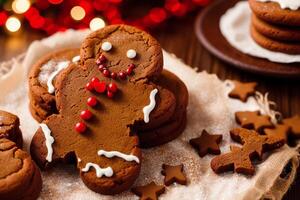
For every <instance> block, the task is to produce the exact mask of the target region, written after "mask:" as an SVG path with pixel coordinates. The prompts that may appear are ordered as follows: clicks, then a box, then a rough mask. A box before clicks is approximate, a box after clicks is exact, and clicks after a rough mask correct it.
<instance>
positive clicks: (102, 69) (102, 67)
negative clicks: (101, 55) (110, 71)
mask: <svg viewBox="0 0 300 200" xmlns="http://www.w3.org/2000/svg"><path fill="white" fill-rule="evenodd" d="M98 69H99V70H100V71H101V72H102V71H104V70H105V69H106V65H105V64H101V65H99V66H98Z"/></svg>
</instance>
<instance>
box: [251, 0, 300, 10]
mask: <svg viewBox="0 0 300 200" xmlns="http://www.w3.org/2000/svg"><path fill="white" fill-rule="evenodd" d="M256 1H260V2H275V3H278V4H279V5H280V8H281V9H290V10H298V9H299V8H300V1H299V0H256Z"/></svg>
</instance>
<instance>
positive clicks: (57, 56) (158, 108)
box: [29, 25, 188, 194]
mask: <svg viewBox="0 0 300 200" xmlns="http://www.w3.org/2000/svg"><path fill="white" fill-rule="evenodd" d="M29 97H30V110H31V113H32V116H33V117H34V118H35V119H36V120H37V121H39V122H41V124H40V129H38V130H37V132H36V133H35V135H34V137H33V139H32V142H31V155H32V157H33V158H34V160H35V161H36V162H37V164H38V165H39V166H40V167H41V168H42V169H45V168H49V167H51V166H53V165H54V164H55V163H56V162H60V161H66V162H72V163H74V162H75V163H74V164H76V165H77V168H78V169H79V171H80V175H81V178H82V180H83V182H84V183H85V184H86V186H87V187H89V188H90V189H91V190H93V191H95V192H98V193H102V194H116V193H120V192H122V191H124V190H127V189H128V188H130V187H131V185H132V184H133V183H134V181H135V180H136V179H137V177H138V175H139V171H140V168H141V162H142V152H141V150H140V147H142V148H149V147H153V146H157V145H161V144H164V143H166V142H169V141H171V140H173V139H175V138H176V137H178V136H179V135H180V134H181V133H182V132H183V130H184V128H185V126H186V107H187V104H188V91H187V88H186V86H185V85H184V83H183V82H182V81H181V80H180V79H179V78H178V77H177V76H176V75H174V74H172V73H171V72H169V71H166V70H164V69H163V54H162V49H161V47H160V45H159V43H158V42H157V41H156V40H155V39H154V38H153V37H152V36H150V35H149V34H148V33H146V32H144V31H141V30H139V29H136V28H134V27H131V26H127V25H112V26H107V27H105V28H103V29H100V30H98V31H95V32H93V33H91V34H90V35H89V36H88V37H87V38H86V39H85V40H84V41H83V43H82V46H81V48H80V49H65V50H59V51H55V52H52V53H50V54H49V55H46V56H44V57H42V58H40V60H39V61H38V62H37V63H36V64H35V65H34V66H33V67H32V70H31V72H30V75H29Z"/></svg>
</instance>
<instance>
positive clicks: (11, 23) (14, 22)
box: [5, 17, 21, 32]
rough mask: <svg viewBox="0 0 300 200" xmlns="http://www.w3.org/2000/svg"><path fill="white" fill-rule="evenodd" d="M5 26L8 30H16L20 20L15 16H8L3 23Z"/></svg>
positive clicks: (18, 27)
mask: <svg viewBox="0 0 300 200" xmlns="http://www.w3.org/2000/svg"><path fill="white" fill-rule="evenodd" d="M5 26H6V28H7V30H8V31H10V32H17V31H18V30H19V29H20V28H21V22H20V20H19V19H18V18H16V17H9V18H8V19H7V21H6V23H5Z"/></svg>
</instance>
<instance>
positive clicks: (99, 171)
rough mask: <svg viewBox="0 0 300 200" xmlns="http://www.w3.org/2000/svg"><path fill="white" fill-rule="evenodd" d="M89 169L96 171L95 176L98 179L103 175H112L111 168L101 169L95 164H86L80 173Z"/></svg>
mask: <svg viewBox="0 0 300 200" xmlns="http://www.w3.org/2000/svg"><path fill="white" fill-rule="evenodd" d="M91 167H93V168H94V169H95V170H96V176H97V177H98V178H101V177H102V176H103V175H104V176H106V177H111V176H112V175H113V174H114V172H113V170H112V168H111V167H107V168H101V167H99V165H97V164H95V163H87V164H86V165H85V167H84V168H83V169H82V170H81V171H83V172H88V171H89V170H90V168H91Z"/></svg>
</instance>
